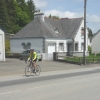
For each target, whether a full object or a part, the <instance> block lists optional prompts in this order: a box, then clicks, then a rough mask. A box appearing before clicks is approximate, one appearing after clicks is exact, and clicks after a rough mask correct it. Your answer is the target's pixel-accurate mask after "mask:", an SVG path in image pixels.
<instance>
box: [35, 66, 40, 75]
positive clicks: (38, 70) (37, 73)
mask: <svg viewBox="0 0 100 100" xmlns="http://www.w3.org/2000/svg"><path fill="white" fill-rule="evenodd" d="M40 72H41V67H40V66H39V65H36V73H35V75H36V76H39V75H40Z"/></svg>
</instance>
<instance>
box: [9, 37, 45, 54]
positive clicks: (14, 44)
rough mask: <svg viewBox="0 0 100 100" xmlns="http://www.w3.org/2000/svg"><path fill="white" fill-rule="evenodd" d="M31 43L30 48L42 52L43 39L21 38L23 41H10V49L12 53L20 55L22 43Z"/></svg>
mask: <svg viewBox="0 0 100 100" xmlns="http://www.w3.org/2000/svg"><path fill="white" fill-rule="evenodd" d="M23 42H24V43H26V44H27V43H28V42H30V43H31V48H32V49H36V50H39V51H40V52H42V46H43V38H36V39H35V38H25V39H24V38H23V39H10V48H11V50H10V51H11V52H13V53H21V52H22V51H23V46H22V45H21V44H22V43H23Z"/></svg>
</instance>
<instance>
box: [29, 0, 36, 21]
mask: <svg viewBox="0 0 100 100" xmlns="http://www.w3.org/2000/svg"><path fill="white" fill-rule="evenodd" d="M27 4H28V13H29V16H30V19H31V20H33V19H34V13H35V10H36V9H35V5H34V2H33V0H28V1H27Z"/></svg>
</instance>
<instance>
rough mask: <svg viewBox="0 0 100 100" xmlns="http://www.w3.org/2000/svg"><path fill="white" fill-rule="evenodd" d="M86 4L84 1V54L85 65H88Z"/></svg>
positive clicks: (85, 0)
mask: <svg viewBox="0 0 100 100" xmlns="http://www.w3.org/2000/svg"><path fill="white" fill-rule="evenodd" d="M86 2H87V0H84V53H83V61H84V62H83V63H84V65H86Z"/></svg>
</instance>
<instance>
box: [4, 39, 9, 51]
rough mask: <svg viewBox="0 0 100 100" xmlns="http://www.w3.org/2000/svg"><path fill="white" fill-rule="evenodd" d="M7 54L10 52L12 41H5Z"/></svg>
mask: <svg viewBox="0 0 100 100" xmlns="http://www.w3.org/2000/svg"><path fill="white" fill-rule="evenodd" d="M5 52H10V41H9V40H5Z"/></svg>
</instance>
